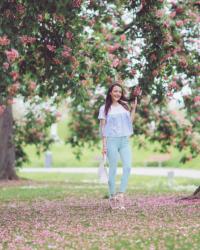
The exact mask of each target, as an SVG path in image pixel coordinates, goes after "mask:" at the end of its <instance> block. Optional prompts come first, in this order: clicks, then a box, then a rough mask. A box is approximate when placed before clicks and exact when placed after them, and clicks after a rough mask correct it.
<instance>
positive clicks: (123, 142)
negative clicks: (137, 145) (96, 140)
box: [106, 136, 132, 197]
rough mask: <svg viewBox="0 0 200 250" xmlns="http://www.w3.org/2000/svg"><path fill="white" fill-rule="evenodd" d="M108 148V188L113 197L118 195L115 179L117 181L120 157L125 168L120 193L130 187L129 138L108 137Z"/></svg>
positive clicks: (130, 159)
mask: <svg viewBox="0 0 200 250" xmlns="http://www.w3.org/2000/svg"><path fill="white" fill-rule="evenodd" d="M106 146H107V159H108V163H109V177H108V186H109V196H110V197H111V196H112V195H114V194H115V193H116V190H115V179H116V173H117V164H118V159H119V155H120V158H121V160H122V166H123V172H122V177H121V183H120V187H119V192H122V193H124V192H125V191H126V188H127V185H128V178H129V175H130V172H131V163H132V156H131V148H130V144H129V136H122V137H107V138H106Z"/></svg>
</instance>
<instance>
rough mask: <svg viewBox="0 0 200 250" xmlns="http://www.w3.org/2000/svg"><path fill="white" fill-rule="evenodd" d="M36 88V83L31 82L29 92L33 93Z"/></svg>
mask: <svg viewBox="0 0 200 250" xmlns="http://www.w3.org/2000/svg"><path fill="white" fill-rule="evenodd" d="M36 86H37V84H36V82H34V81H30V83H29V86H28V88H29V90H31V91H32V90H35V88H36Z"/></svg>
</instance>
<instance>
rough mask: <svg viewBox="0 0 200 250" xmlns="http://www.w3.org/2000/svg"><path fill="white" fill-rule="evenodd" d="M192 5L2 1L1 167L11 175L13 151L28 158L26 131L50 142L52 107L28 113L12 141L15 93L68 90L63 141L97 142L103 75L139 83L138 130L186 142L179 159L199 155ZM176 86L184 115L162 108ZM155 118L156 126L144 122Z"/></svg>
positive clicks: (180, 144)
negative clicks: (37, 115) (42, 114)
mask: <svg viewBox="0 0 200 250" xmlns="http://www.w3.org/2000/svg"><path fill="white" fill-rule="evenodd" d="M198 8H199V2H198V1H195V0H192V1H189V0H186V1H181V2H179V1H175V0H173V1H172V0H165V1H164V0H158V1H154V0H151V1H148V0H138V1H128V0H127V1H101V2H98V1H93V0H91V1H78V0H74V1H55V2H54V3H53V2H52V1H46V2H45V3H43V2H42V1H41V2H40V1H37V4H36V2H34V3H30V2H28V1H15V0H12V1H4V3H3V4H2V5H1V13H2V17H1V27H2V33H1V36H0V53H1V59H0V60H1V69H0V70H1V85H0V88H1V92H0V95H1V96H0V98H1V99H0V105H1V106H0V113H1V118H0V126H1V128H2V129H1V131H3V132H1V134H0V141H4V142H5V143H3V144H2V143H1V145H3V146H1V149H0V150H1V152H2V153H1V156H0V164H1V165H0V166H1V170H0V177H1V178H9V179H12V178H13V176H15V174H14V171H13V170H14V158H15V153H17V154H18V157H17V159H18V160H19V159H20V157H21V159H22V160H23V159H24V158H23V157H24V155H23V151H22V147H21V145H22V144H21V142H22V141H24V142H26V143H34V144H36V145H38V147H39V145H41V146H42V148H43V149H45V148H46V147H47V146H48V144H49V143H50V140H49V138H48V137H47V136H45V135H46V131H47V129H46V128H47V127H48V125H49V124H51V123H52V122H53V121H54V120H55V116H52V115H49V116H47V117H46V118H45V119H44V120H43V121H41V120H40V122H39V124H40V125H39V126H35V125H33V124H34V116H33V114H32V115H30V114H29V115H28V118H29V119H28V121H29V122H28V123H26V124H25V125H23V126H17V125H15V126H14V129H15V137H14V140H15V143H9V141H10V139H12V135H13V126H12V123H13V121H12V115H11V108H10V104H11V103H12V100H13V97H14V96H16V95H21V96H23V97H24V98H25V99H26V100H30V101H32V102H34V101H35V97H36V96H37V97H40V98H41V100H44V98H46V97H50V96H53V97H54V101H55V103H56V102H59V100H60V98H61V96H64V95H70V96H71V114H72V117H73V120H72V121H71V123H70V130H71V135H70V137H69V138H68V142H70V143H71V144H72V146H77V148H78V149H79V151H78V153H80V148H81V146H82V145H83V144H84V143H85V142H89V143H90V144H91V145H93V144H95V143H96V142H97V141H98V140H99V134H98V123H97V113H98V108H99V105H100V104H101V103H103V101H104V96H105V90H106V89H107V85H109V84H110V83H112V82H114V81H116V80H117V81H118V82H121V83H122V84H125V86H126V88H127V90H128V91H129V92H130V90H131V89H132V87H133V86H135V85H138V84H139V86H140V88H141V89H142V93H143V96H142V98H141V100H140V105H139V106H138V112H137V116H136V119H135V125H134V126H135V133H136V134H145V135H146V136H147V138H149V140H150V141H156V140H158V141H160V142H161V145H162V149H163V150H165V151H166V150H167V149H168V147H169V146H170V145H174V146H175V147H177V148H178V149H179V150H180V151H181V150H184V149H189V150H190V152H189V154H186V155H185V156H184V157H183V159H182V160H183V161H186V160H190V159H192V157H195V156H197V155H198V154H199V152H200V148H199V145H200V144H199V140H200V139H199V120H200V118H199V115H200V114H199V104H200V94H199V80H198V74H199V65H198V57H199V42H198V39H197V36H198V28H199V16H198V14H197V13H198ZM13 20H15V22H13ZM127 20H128V21H127ZM184 89H187V92H186V94H184ZM176 94H179V95H181V96H182V98H183V100H182V110H183V114H184V116H183V117H182V118H181V119H180V117H178V116H177V115H176V113H175V111H173V110H172V111H170V110H169V109H168V104H169V102H170V100H172V99H173V98H174V97H175V95H176ZM38 102H39V101H38ZM152 123H153V124H154V130H150V129H149V128H150V126H151V124H152ZM37 124H38V123H37ZM6 129H7V130H6ZM85 131H87V133H85ZM89 132H90V133H89ZM141 143H142V142H141ZM14 145H15V149H14ZM6 159H7V160H6Z"/></svg>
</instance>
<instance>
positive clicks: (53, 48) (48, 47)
mask: <svg viewBox="0 0 200 250" xmlns="http://www.w3.org/2000/svg"><path fill="white" fill-rule="evenodd" d="M47 49H48V50H49V51H51V52H54V51H55V49H56V46H53V45H50V44H47Z"/></svg>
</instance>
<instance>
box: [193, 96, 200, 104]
mask: <svg viewBox="0 0 200 250" xmlns="http://www.w3.org/2000/svg"><path fill="white" fill-rule="evenodd" d="M194 102H195V103H200V95H198V96H195V97H194Z"/></svg>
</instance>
